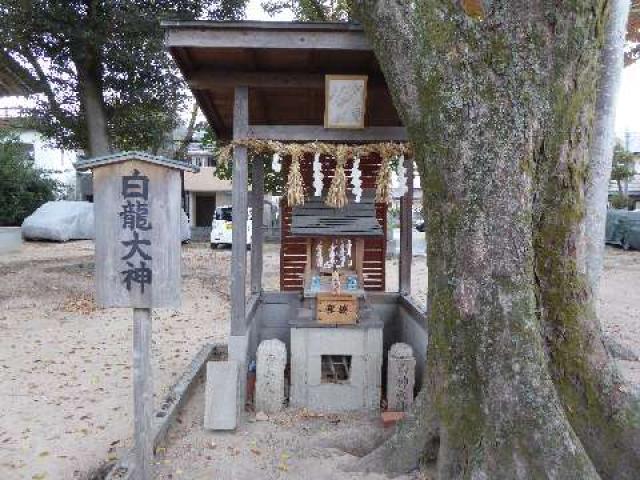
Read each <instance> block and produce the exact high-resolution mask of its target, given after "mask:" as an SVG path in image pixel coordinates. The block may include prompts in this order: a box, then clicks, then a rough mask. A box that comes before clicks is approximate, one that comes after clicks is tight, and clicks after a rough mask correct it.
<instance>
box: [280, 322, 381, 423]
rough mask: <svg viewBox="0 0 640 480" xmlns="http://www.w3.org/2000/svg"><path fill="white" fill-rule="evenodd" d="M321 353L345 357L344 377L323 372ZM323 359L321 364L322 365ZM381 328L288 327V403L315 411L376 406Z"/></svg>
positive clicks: (350, 409) (378, 404)
mask: <svg viewBox="0 0 640 480" xmlns="http://www.w3.org/2000/svg"><path fill="white" fill-rule="evenodd" d="M323 356H325V357H326V356H338V357H345V358H346V357H348V362H349V366H350V368H349V370H350V371H349V375H348V378H346V379H342V380H338V381H334V380H331V379H329V380H328V379H327V376H326V375H323V372H322V369H323ZM326 363H327V362H326V358H325V365H326ZM381 371H382V328H381V327H372V328H292V329H291V405H292V406H294V407H306V408H308V409H310V410H313V411H317V412H341V411H353V410H374V409H377V408H379V407H380V385H381Z"/></svg>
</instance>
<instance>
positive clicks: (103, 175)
mask: <svg viewBox="0 0 640 480" xmlns="http://www.w3.org/2000/svg"><path fill="white" fill-rule="evenodd" d="M93 189H94V202H95V206H94V213H95V220H96V239H95V245H96V255H95V258H96V289H97V298H96V301H97V303H98V305H100V306H103V307H134V308H152V307H177V306H179V305H180V285H181V278H180V262H181V256H180V208H181V206H180V172H179V170H176V169H173V168H168V167H165V166H162V165H156V164H152V163H148V162H144V161H140V160H128V161H124V162H120V163H114V164H109V165H104V166H99V167H96V168H94V169H93Z"/></svg>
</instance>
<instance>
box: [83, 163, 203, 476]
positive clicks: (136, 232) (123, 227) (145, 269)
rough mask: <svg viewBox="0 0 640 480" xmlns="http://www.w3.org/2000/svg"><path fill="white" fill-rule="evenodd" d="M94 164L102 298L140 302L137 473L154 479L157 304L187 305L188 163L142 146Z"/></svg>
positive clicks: (111, 302)
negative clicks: (183, 228)
mask: <svg viewBox="0 0 640 480" xmlns="http://www.w3.org/2000/svg"><path fill="white" fill-rule="evenodd" d="M76 169H78V170H87V169H92V170H93V192H94V214H95V222H96V230H95V249H96V253H95V258H96V261H95V264H96V303H97V304H98V305H100V306H102V307H128V308H133V398H134V421H135V425H134V430H135V433H134V436H135V452H136V455H135V458H136V465H135V478H136V479H138V480H148V479H150V478H151V461H152V458H153V445H152V438H153V437H152V432H151V418H152V416H153V383H152V378H153V376H152V372H151V309H152V308H153V307H178V306H179V305H180V262H181V258H180V243H181V242H180V215H181V212H180V211H181V205H180V198H181V196H180V195H181V180H180V171H181V170H195V171H197V169H196V168H194V167H191V166H190V165H187V164H185V163H182V162H176V161H174V160H169V159H166V158H163V157H155V156H150V155H147V154H144V153H138V152H125V153H120V154H115V155H110V156H106V157H99V158H93V159H88V160H83V161H80V162H78V163H77V164H76Z"/></svg>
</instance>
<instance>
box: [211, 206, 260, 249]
mask: <svg viewBox="0 0 640 480" xmlns="http://www.w3.org/2000/svg"><path fill="white" fill-rule="evenodd" d="M232 222H233V213H232V210H231V206H229V205H225V206H222V207H218V208H216V210H215V213H214V215H213V220H212V221H211V248H216V247H217V246H218V245H231V242H232V240H231V232H232V231H233V226H232V225H233V224H232ZM250 245H251V209H249V214H248V216H247V246H250Z"/></svg>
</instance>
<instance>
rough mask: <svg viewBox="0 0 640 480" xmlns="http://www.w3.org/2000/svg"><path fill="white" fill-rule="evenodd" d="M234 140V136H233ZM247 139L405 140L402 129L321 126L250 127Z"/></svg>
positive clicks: (309, 140)
mask: <svg viewBox="0 0 640 480" xmlns="http://www.w3.org/2000/svg"><path fill="white" fill-rule="evenodd" d="M234 138H235V136H234ZM245 138H249V139H259V140H280V141H291V142H301V141H307V142H312V141H314V140H319V141H329V142H332V141H334V142H384V141H386V142H390V141H394V142H403V141H406V140H407V131H406V129H405V128H404V127H367V128H363V129H361V130H351V129H340V128H324V126H322V125H251V126H249V127H248V129H247V136H246V137H245Z"/></svg>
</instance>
